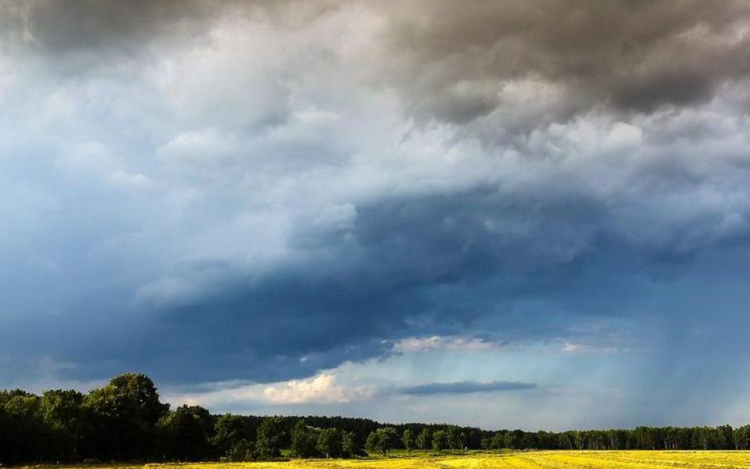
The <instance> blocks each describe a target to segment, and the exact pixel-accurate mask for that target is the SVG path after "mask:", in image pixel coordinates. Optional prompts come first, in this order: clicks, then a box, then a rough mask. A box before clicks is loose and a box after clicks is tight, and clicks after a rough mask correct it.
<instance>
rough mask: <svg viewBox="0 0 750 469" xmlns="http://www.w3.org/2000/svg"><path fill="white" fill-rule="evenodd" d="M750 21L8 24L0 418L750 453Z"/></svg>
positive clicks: (324, 11)
mask: <svg viewBox="0 0 750 469" xmlns="http://www.w3.org/2000/svg"><path fill="white" fill-rule="evenodd" d="M749 110H750V3H748V2H746V1H743V0H737V1H732V0H725V1H721V2H719V1H705V0H695V1H691V0H681V1H671V0H670V1H666V0H665V1H659V0H655V1H640V0H638V1H636V0H622V1H614V0H598V1H585V0H532V1H529V0H517V1H516V0H505V1H486V2H485V1H475V2H464V1H456V0H423V1H420V0H415V1H410V2H396V1H367V2H366V1H356V0H355V1H346V2H337V1H328V0H320V1H319V0H313V1H301V0H300V1H293V0H289V1H281V2H279V1H253V2H250V1H246V2H233V1H218V0H215V1H201V0H196V1H192V0H186V1H181V2H176V1H175V2H172V1H159V2H152V1H147V0H142V1H127V2H125V1H115V0H111V1H109V0H104V1H93V0H92V1H73V0H70V1H67V0H55V1H51V0H50V1H46V0H34V1H20V0H19V1H14V0H0V387H24V388H28V389H32V390H43V389H47V388H52V387H75V388H78V389H82V390H85V389H89V388H91V387H92V386H97V385H100V384H102V383H103V382H106V380H107V379H108V378H110V377H111V376H113V375H115V374H118V373H121V372H125V371H139V372H144V373H147V374H148V375H150V376H151V377H152V378H153V379H154V380H155V381H156V383H157V385H158V386H159V388H160V390H161V393H162V396H163V397H164V398H165V399H167V400H168V401H170V402H172V403H173V404H180V403H195V404H200V405H203V406H206V407H207V408H209V409H211V410H212V411H216V412H223V411H235V412H242V413H253V414H270V413H281V414H328V415H330V414H342V415H351V416H363V417H370V418H375V419H379V420H387V421H393V422H403V421H424V422H452V423H458V424H471V425H477V426H482V427H485V428H505V427H513V428H516V427H519V428H524V429H539V428H544V429H555V430H557V429H565V428H598V427H611V426H621V427H629V426H635V425H639V424H664V425H667V424H673V425H694V424H695V425H697V424H712V425H713V424H720V423H730V424H740V423H747V422H750V373H748V370H749V368H748V362H749V360H750V340H748V338H749V336H750V311H749V310H748V305H749V304H750V288H748V287H749V285H750V125H749V124H750V117H749V115H748V111H749Z"/></svg>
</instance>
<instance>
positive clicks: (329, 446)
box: [315, 428, 341, 458]
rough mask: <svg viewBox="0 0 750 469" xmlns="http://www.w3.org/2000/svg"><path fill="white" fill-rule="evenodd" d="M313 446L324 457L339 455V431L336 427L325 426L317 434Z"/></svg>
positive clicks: (336, 456)
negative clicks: (315, 442)
mask: <svg viewBox="0 0 750 469" xmlns="http://www.w3.org/2000/svg"><path fill="white" fill-rule="evenodd" d="M315 448H316V449H317V450H318V451H319V452H320V454H322V455H323V456H325V457H326V458H338V457H340V456H341V432H340V431H339V430H338V429H336V428H326V429H325V430H322V431H321V432H320V433H319V434H318V441H317V444H316V446H315Z"/></svg>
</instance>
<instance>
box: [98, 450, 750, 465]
mask: <svg viewBox="0 0 750 469" xmlns="http://www.w3.org/2000/svg"><path fill="white" fill-rule="evenodd" d="M85 467H86V468H87V469H109V468H117V469H126V468H127V469H130V468H132V469H135V468H143V466H127V465H118V466H85ZM177 468H179V469H283V468H297V469H421V468H429V469H495V468H498V469H505V468H508V469H513V468H517V469H533V468H550V469H575V468H587V469H597V468H607V469H638V468H654V469H656V468H703V469H711V468H717V469H718V468H721V469H728V468H748V469H750V452H749V451H530V452H515V453H504V454H482V453H476V454H467V455H450V456H427V455H424V456H411V457H410V456H404V457H393V458H376V459H338V460H325V459H307V460H291V461H288V462H247V463H193V464H149V465H147V466H146V469H177Z"/></svg>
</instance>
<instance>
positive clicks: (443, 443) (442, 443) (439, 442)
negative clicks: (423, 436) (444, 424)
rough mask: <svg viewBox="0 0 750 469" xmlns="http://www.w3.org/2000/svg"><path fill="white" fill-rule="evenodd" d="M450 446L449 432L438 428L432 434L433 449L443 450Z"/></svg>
mask: <svg viewBox="0 0 750 469" xmlns="http://www.w3.org/2000/svg"><path fill="white" fill-rule="evenodd" d="M447 447H448V432H446V431H445V430H438V431H436V432H435V433H433V434H432V449H434V450H435V451H442V450H444V449H445V448H447Z"/></svg>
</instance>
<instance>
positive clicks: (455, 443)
mask: <svg viewBox="0 0 750 469" xmlns="http://www.w3.org/2000/svg"><path fill="white" fill-rule="evenodd" d="M447 432H448V447H449V448H450V449H464V447H465V446H466V434H465V433H464V432H462V431H461V429H460V428H458V427H457V426H455V425H451V426H450V427H448V430H447Z"/></svg>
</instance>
